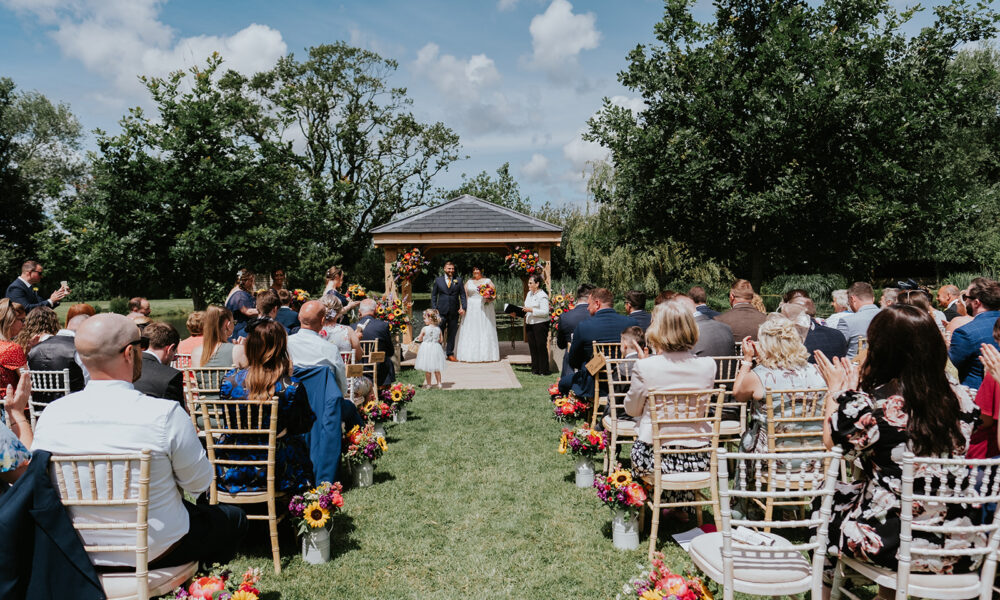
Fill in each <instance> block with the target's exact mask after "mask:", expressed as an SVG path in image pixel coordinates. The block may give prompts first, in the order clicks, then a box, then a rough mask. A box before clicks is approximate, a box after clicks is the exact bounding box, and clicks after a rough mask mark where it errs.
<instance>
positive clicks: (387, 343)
mask: <svg viewBox="0 0 1000 600" xmlns="http://www.w3.org/2000/svg"><path fill="white" fill-rule="evenodd" d="M362 324H364V329H362V331H361V339H363V340H378V351H379V352H385V360H383V361H382V363H381V364H379V366H378V375H377V377H378V384H379V385H391V384H392V382H393V381H396V365H394V364H393V363H392V355H393V354H395V352H396V347H395V346H393V345H392V334H391V333H390V332H389V324H388V323H386V322H385V321H383V320H381V319H376V318H375V317H373V316H371V315H366V316H364V317H361V318H360V319H358V322H357V323H355V324H354V328H355V329H357V327H358V325H362Z"/></svg>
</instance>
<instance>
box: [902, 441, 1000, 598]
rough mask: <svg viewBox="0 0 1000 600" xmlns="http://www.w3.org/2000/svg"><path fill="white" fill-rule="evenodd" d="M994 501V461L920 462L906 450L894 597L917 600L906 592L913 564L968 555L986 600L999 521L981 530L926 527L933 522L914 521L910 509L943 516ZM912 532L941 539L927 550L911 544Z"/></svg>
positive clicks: (999, 494) (998, 488)
mask: <svg viewBox="0 0 1000 600" xmlns="http://www.w3.org/2000/svg"><path fill="white" fill-rule="evenodd" d="M997 502H1000V458H992V459H966V458H924V457H917V456H914V455H913V453H912V452H909V451H907V452H904V453H903V485H902V493H901V499H900V519H901V525H900V532H899V553H898V556H899V567H898V568H897V570H896V598H906V597H907V595H908V594H913V595H921V596H922V595H923V594H917V593H915V592H914V591H911V590H909V577H910V571H911V569H912V568H913V566H914V564H916V565H920V564H922V563H926V562H927V561H940V560H941V559H943V558H945V557H951V558H955V557H959V556H968V557H970V558H971V559H972V560H973V561H974V562H979V567H978V569H977V570H976V571H975V572H977V573H978V575H979V597H980V598H982V599H983V600H988V599H989V598H990V595H991V593H992V585H993V579H994V577H995V575H996V564H997V548H998V545H1000V519H998V518H996V517H994V518H993V519H992V520H990V522H989V523H986V524H983V525H973V524H972V523H971V522H970V524H969V525H967V526H964V527H963V526H953V525H945V524H939V525H931V524H929V523H932V522H933V521H929V520H927V519H926V515H918V517H917V518H916V519H914V515H913V508H914V505H917V506H918V507H925V508H927V509H928V510H927V511H921V512H928V511H929V510H941V511H942V512H943V511H945V510H947V509H948V508H950V507H954V506H958V507H965V508H966V509H967V510H968V509H973V507H974V508H975V509H978V507H980V506H983V505H986V504H990V503H997ZM929 507H934V508H933V509H930V508H929ZM914 533H922V534H926V535H929V536H932V537H934V538H935V539H939V540H941V538H943V540H942V541H941V542H940V543H939V544H935V545H932V546H927V545H923V544H914V543H913V535H914ZM970 538H973V539H974V538H979V540H978V541H979V542H980V543H979V544H978V546H977V545H975V544H974V543H970ZM939 546H940V547H939ZM942 547H943V548H942ZM976 557H979V559H980V561H981V562H980V561H977V560H976ZM921 570H926V569H921ZM954 597H967V596H965V595H962V596H954Z"/></svg>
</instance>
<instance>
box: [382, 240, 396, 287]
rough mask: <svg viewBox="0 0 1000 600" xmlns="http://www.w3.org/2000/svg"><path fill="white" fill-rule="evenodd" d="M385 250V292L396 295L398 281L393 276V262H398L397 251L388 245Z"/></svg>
mask: <svg viewBox="0 0 1000 600" xmlns="http://www.w3.org/2000/svg"><path fill="white" fill-rule="evenodd" d="M384 252H385V293H386V294H389V293H391V294H392V295H394V296H395V295H396V281H395V279H394V278H393V276H392V263H394V262H396V255H397V251H396V248H394V247H392V246H386V247H385V248H384Z"/></svg>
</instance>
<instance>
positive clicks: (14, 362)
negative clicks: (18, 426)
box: [0, 298, 28, 393]
mask: <svg viewBox="0 0 1000 600" xmlns="http://www.w3.org/2000/svg"><path fill="white" fill-rule="evenodd" d="M25 320H26V315H25V312H24V307H23V306H21V305H20V304H18V303H17V302H13V301H11V299H10V298H4V299H2V300H0V392H4V393H6V389H7V386H8V385H17V382H18V380H19V379H20V375H18V370H19V369H20V368H21V367H23V366H24V365H26V364H28V357H27V355H26V354H25V352H24V348H22V347H21V345H20V344H18V343H17V342H15V341H14V339H15V338H16V337H17V334H19V333H21V329H22V328H24V321H25Z"/></svg>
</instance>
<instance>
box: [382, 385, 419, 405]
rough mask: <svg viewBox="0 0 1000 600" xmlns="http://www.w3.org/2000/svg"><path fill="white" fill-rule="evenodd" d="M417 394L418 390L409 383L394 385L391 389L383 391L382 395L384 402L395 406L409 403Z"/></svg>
mask: <svg viewBox="0 0 1000 600" xmlns="http://www.w3.org/2000/svg"><path fill="white" fill-rule="evenodd" d="M416 393H417V388H416V387H414V386H412V385H410V384H408V383H398V382H397V383H394V384H392V385H390V386H389V387H387V388H385V389H383V390H382V391H381V392H380V394H381V395H382V400H384V401H385V402H391V403H393V404H398V403H400V402H409V401H411V400H413V396H414V395H415V394H416Z"/></svg>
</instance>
